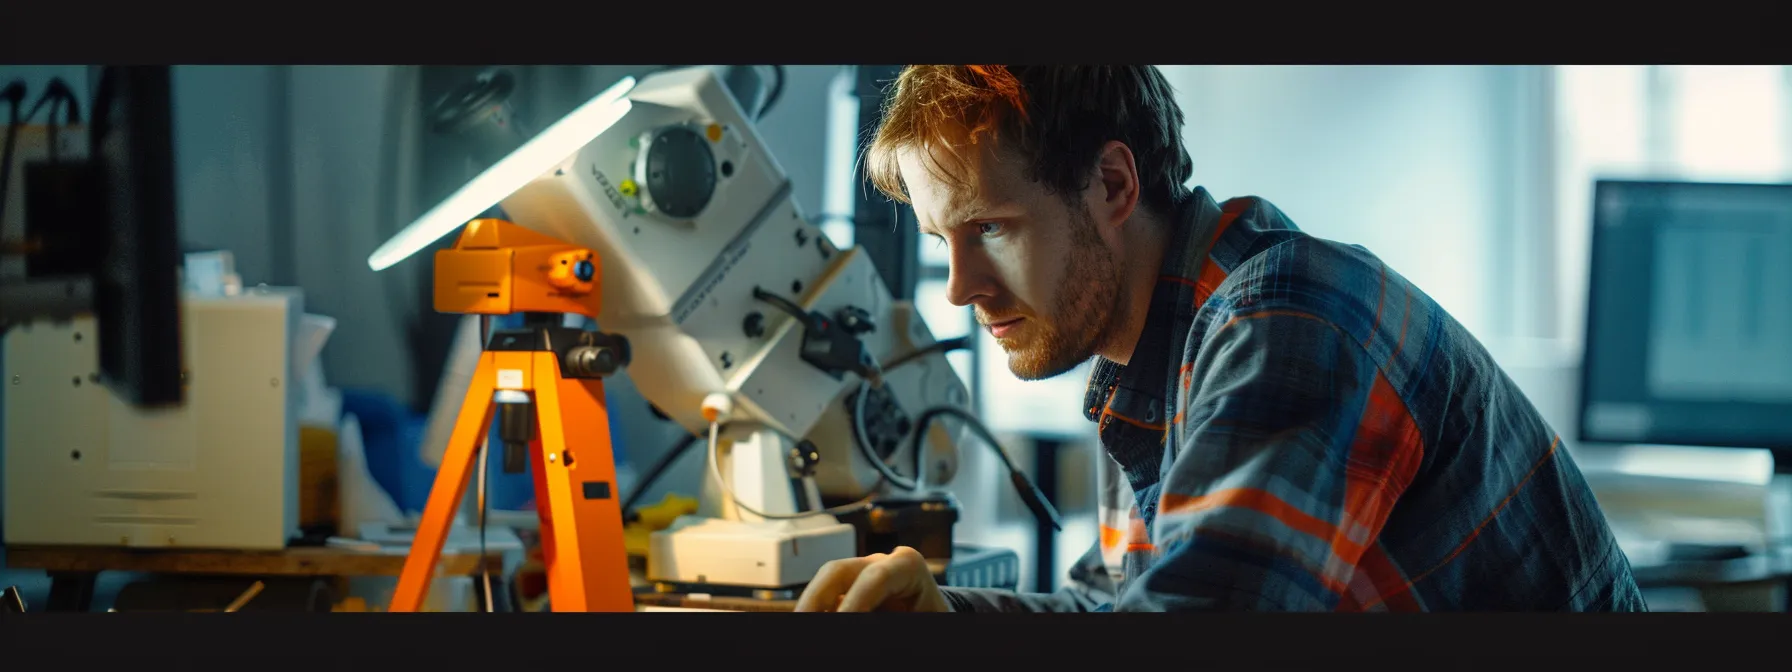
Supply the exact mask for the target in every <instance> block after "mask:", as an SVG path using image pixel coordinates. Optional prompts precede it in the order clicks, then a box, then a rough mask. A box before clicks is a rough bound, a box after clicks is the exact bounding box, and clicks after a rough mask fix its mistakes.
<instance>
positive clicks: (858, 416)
mask: <svg viewBox="0 0 1792 672" xmlns="http://www.w3.org/2000/svg"><path fill="white" fill-rule="evenodd" d="M869 396H871V381H869V380H860V381H859V393H858V396H857V398H855V399H854V400H853V409H852V438H853V441H852V442H853V445H855V446H858V447H859V455H861V456H863V457H864V458H865V461H866V462H869V463H871V468H873V469H876V470H877V473H878V474H879V475H880V476H882V477H883V479H884V480H885V481H888V482H889V483H890V485H894V486H896V487H898V488H902V489H903V490H914V489H916V488H919V487H921V479H920V475H921V474H920V472H919V471H917V472H915V478H913V479H910V478H908V477H906V476H903V475H901V474H898V473H896V470H894V469H891V468H890V465H888V464H884V461H883V460H881V459H878V457H877V451H876V450H875V449H873V448H872V447H871V435H870V433H869V432H867V431H865V398H866V397H869ZM917 462H919V458H917Z"/></svg>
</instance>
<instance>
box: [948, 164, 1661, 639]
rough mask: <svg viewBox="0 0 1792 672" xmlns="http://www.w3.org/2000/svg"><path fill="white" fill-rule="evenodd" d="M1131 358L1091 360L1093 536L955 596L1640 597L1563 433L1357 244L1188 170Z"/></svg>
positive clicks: (1603, 605) (1070, 607)
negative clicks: (1000, 589)
mask: <svg viewBox="0 0 1792 672" xmlns="http://www.w3.org/2000/svg"><path fill="white" fill-rule="evenodd" d="M1182 216H1183V218H1184V225H1183V226H1181V227H1179V228H1178V229H1177V231H1178V233H1177V235H1176V239H1175V240H1174V242H1173V243H1172V246H1171V247H1170V248H1168V249H1170V250H1173V251H1174V252H1173V253H1172V254H1170V255H1169V256H1168V258H1166V259H1165V261H1164V271H1163V274H1162V277H1161V279H1160V281H1159V282H1158V284H1157V288H1156V290H1155V292H1154V293H1153V296H1152V307H1151V311H1150V315H1149V317H1148V319H1147V322H1146V326H1145V331H1144V333H1143V335H1142V336H1141V338H1140V342H1139V345H1138V348H1137V349H1136V351H1135V354H1134V356H1133V359H1132V361H1131V362H1130V364H1129V365H1128V366H1120V365H1118V364H1115V363H1114V362H1111V361H1108V360H1106V359H1098V360H1097V361H1096V363H1095V366H1094V370H1093V372H1092V373H1091V375H1090V380H1089V386H1088V393H1087V396H1086V403H1085V405H1084V411H1085V413H1086V415H1087V416H1088V418H1089V419H1090V420H1091V421H1093V422H1095V423H1097V425H1098V426H1099V431H1100V436H1101V443H1102V445H1103V447H1104V449H1105V451H1104V452H1105V456H1104V459H1102V460H1101V462H1100V463H1099V464H1098V469H1097V474H1098V478H1100V479H1101V488H1100V490H1099V492H1100V495H1101V498H1102V501H1101V508H1100V513H1099V514H1098V515H1100V516H1101V524H1102V539H1101V540H1100V541H1099V542H1098V543H1097V544H1096V545H1095V548H1092V549H1091V550H1090V552H1089V553H1088V554H1086V555H1085V556H1083V558H1082V559H1081V561H1080V562H1079V563H1077V566H1076V567H1075V569H1074V570H1073V571H1072V573H1071V576H1070V579H1071V580H1070V582H1069V585H1068V586H1066V588H1064V589H1063V590H1060V591H1059V592H1057V593H1054V594H1049V595H1039V594H1014V593H1008V594H1002V593H997V592H995V591H977V590H960V589H947V591H946V592H947V597H948V601H949V602H950V603H951V604H952V606H953V608H954V609H957V610H962V611H986V610H995V611H1007V610H1022V611H1042V610H1043V611H1108V610H1112V611H1159V610H1301V611H1438V610H1475V611H1490V610H1491V611H1514V610H1524V611H1535V610H1566V611H1641V610H1645V607H1644V604H1643V600H1642V597H1641V593H1640V592H1639V590H1638V589H1637V586H1636V583H1635V581H1634V580H1633V579H1632V577H1631V574H1630V566H1629V563H1628V561H1627V559H1626V558H1625V556H1624V554H1623V553H1622V552H1621V551H1620V550H1619V549H1618V546H1617V543H1616V540H1615V539H1614V538H1613V535H1612V533H1611V530H1610V528H1609V527H1608V526H1607V524H1606V521H1605V518H1604V516H1603V514H1602V513H1601V511H1600V509H1599V506H1598V504H1597V503H1596V502H1595V501H1594V499H1593V495H1592V492H1591V490H1590V489H1589V488H1588V487H1587V485H1586V483H1585V482H1584V480H1583V479H1582V476H1581V474H1580V472H1579V471H1578V470H1577V469H1576V467H1575V465H1574V463H1573V461H1572V460H1571V459H1570V458H1569V456H1568V454H1567V452H1566V451H1564V450H1563V447H1562V441H1561V437H1560V436H1558V435H1557V434H1556V433H1555V432H1554V431H1553V430H1552V429H1551V428H1550V427H1549V426H1548V425H1547V424H1545V422H1544V421H1543V419H1542V417H1541V416H1540V415H1539V414H1538V412H1537V410H1536V409H1535V408H1533V407H1532V406H1531V404H1530V402H1529V401H1528V400H1526V399H1525V397H1524V395H1523V394H1522V393H1520V391H1519V390H1518V388H1517V387H1516V386H1515V385H1514V384H1513V383H1512V381H1511V380H1510V379H1508V378H1507V377H1506V376H1505V374H1504V373H1503V372H1501V370H1500V369H1499V367H1498V366H1497V365H1496V364H1495V363H1494V361H1493V359H1492V357H1491V356H1489V355H1488V353H1487V351H1486V350H1485V349H1484V348H1482V346H1481V345H1480V344H1479V343H1478V342H1477V341H1476V340H1475V339H1474V337H1473V336H1471V335H1470V334H1469V333H1468V332H1467V331H1466V330H1465V329H1463V327H1462V326H1461V325H1460V324H1458V323H1457V322H1456V321H1455V320H1454V319H1452V318H1451V317H1450V316H1449V315H1448V314H1446V313H1445V312H1444V311H1443V309H1441V308H1439V307H1438V305H1437V304H1436V303H1434V302H1433V301H1432V300H1431V298H1430V297H1428V296H1426V295H1425V294H1424V293H1423V292H1422V291H1420V290H1419V289H1418V288H1417V287H1415V286H1413V285H1412V284H1411V283H1409V282H1407V281H1406V279H1404V278H1402V277H1401V276H1400V275H1399V274H1398V273H1396V272H1395V271H1394V270H1393V269H1390V268H1388V267H1387V266H1386V265H1385V264H1383V263H1382V262H1381V260H1379V259H1378V258H1376V257H1375V256H1374V255H1372V254H1370V253H1369V252H1368V251H1367V250H1364V249H1363V248H1361V247H1359V246H1355V245H1345V244H1340V243H1336V242H1332V241H1327V240H1322V239H1319V238H1314V237H1312V236H1309V235H1306V234H1304V233H1302V232H1301V231H1300V230H1299V229H1297V228H1296V227H1295V226H1294V224H1293V223H1292V222H1290V221H1289V220H1288V218H1287V217H1285V216H1284V215H1283V213H1282V212H1281V211H1279V210H1278V209H1276V208H1275V206H1273V205H1271V204H1269V203H1268V202H1266V201H1263V200H1261V199H1257V198H1239V199H1233V200H1230V201H1226V202H1225V203H1223V204H1222V203H1216V202H1214V200H1213V199H1212V198H1211V197H1210V196H1209V195H1208V194H1207V192H1206V191H1205V190H1204V189H1198V188H1197V189H1195V190H1194V193H1193V196H1192V198H1191V199H1190V201H1189V202H1188V204H1187V205H1186V206H1185V208H1184V209H1183V213H1182Z"/></svg>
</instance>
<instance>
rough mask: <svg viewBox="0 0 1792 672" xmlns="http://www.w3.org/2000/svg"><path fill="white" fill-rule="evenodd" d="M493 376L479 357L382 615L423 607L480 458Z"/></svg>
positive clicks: (486, 359)
mask: <svg viewBox="0 0 1792 672" xmlns="http://www.w3.org/2000/svg"><path fill="white" fill-rule="evenodd" d="M496 375H497V370H496V369H495V368H494V362H493V356H492V353H489V352H487V353H484V354H481V355H480V356H479V368H478V369H476V370H474V371H473V382H472V384H470V385H468V386H467V396H466V399H465V400H464V401H462V402H461V406H460V416H459V417H458V418H456V419H455V421H454V433H453V434H452V435H450V436H449V438H448V450H447V452H446V453H445V454H444V455H443V456H442V466H441V468H440V469H439V470H437V471H436V481H435V485H433V486H431V487H430V489H429V501H428V503H427V504H425V505H424V507H423V520H422V522H420V523H418V525H417V535H416V537H415V538H413V539H412V540H411V553H410V555H409V556H407V557H406V558H405V560H404V570H403V571H402V572H401V573H400V574H399V575H398V589H397V590H396V591H395V592H393V594H392V604H391V606H389V607H387V609H386V610H387V611H393V612H413V611H417V610H419V609H422V608H423V596H424V595H425V594H426V593H428V591H429V582H430V579H431V578H433V576H434V574H435V572H436V561H437V560H439V559H441V555H442V543H443V542H445V541H447V539H448V530H449V529H450V527H452V526H453V524H454V510H455V509H457V508H459V507H460V499H461V496H462V495H464V494H465V493H466V489H467V476H468V474H469V473H471V471H470V470H471V469H472V468H473V461H474V457H475V456H477V455H478V454H479V443H480V442H481V441H482V440H484V439H485V436H486V432H488V431H490V428H491V406H492V390H493V387H494V384H495V383H494V378H493V377H494V376H496ZM482 561H483V559H482Z"/></svg>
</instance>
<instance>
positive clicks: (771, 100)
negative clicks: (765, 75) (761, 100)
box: [754, 65, 784, 121]
mask: <svg viewBox="0 0 1792 672" xmlns="http://www.w3.org/2000/svg"><path fill="white" fill-rule="evenodd" d="M772 74H775V75H777V76H778V80H777V81H775V82H772V91H771V93H768V94H766V96H765V104H764V105H761V106H760V107H759V116H757V117H754V120H755V121H757V120H759V119H764V118H765V114H766V113H767V112H770V111H772V106H773V105H776V104H777V103H778V98H780V97H782V96H783V95H784V66H782V65H774V66H772Z"/></svg>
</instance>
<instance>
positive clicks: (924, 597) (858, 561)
mask: <svg viewBox="0 0 1792 672" xmlns="http://www.w3.org/2000/svg"><path fill="white" fill-rule="evenodd" d="M796 610H797V611H951V610H952V609H951V608H950V607H948V606H947V605H946V596H945V594H943V593H941V592H940V587H939V584H936V583H934V582H933V572H932V571H930V570H928V569H927V560H926V559H924V558H922V557H921V553H920V552H918V551H916V550H915V549H912V548H909V547H907V546H898V547H897V548H896V550H895V551H892V552H890V553H888V554H885V553H874V554H872V555H867V556H865V557H863V558H851V559H848V560H835V561H833V562H830V563H828V564H825V565H822V566H821V571H819V572H816V573H815V580H813V581H810V582H809V587H808V588H805V589H803V595H802V597H799V598H797V600H796Z"/></svg>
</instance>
